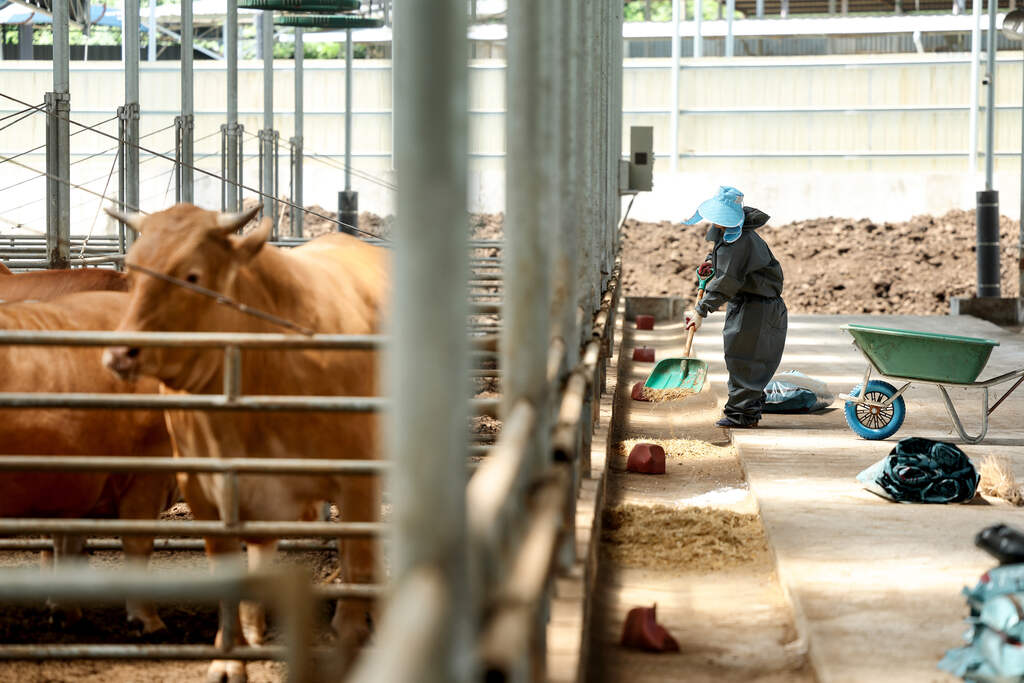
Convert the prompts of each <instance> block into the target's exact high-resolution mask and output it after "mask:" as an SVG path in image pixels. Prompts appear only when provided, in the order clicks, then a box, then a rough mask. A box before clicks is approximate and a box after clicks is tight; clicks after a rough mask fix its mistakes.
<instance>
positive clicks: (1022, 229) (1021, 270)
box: [1017, 41, 1024, 322]
mask: <svg viewBox="0 0 1024 683" xmlns="http://www.w3.org/2000/svg"><path fill="white" fill-rule="evenodd" d="M1020 70H1021V78H1022V81H1021V103H1020V151H1021V154H1020V216H1019V219H1018V221H1017V223H1018V233H1019V236H1018V247H1017V269H1018V273H1017V300H1018V301H1017V315H1018V318H1019V317H1020V315H1021V312H1022V311H1024V303H1022V302H1024V41H1021V69H1020ZM1018 322H1020V321H1019V320H1018Z"/></svg>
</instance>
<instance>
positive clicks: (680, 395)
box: [640, 387, 697, 403]
mask: <svg viewBox="0 0 1024 683" xmlns="http://www.w3.org/2000/svg"><path fill="white" fill-rule="evenodd" d="M696 393H697V392H696V391H694V390H693V389H689V388H683V387H677V388H675V389H651V388H650V387H640V396H641V397H642V398H643V400H645V401H650V402H651V403H667V402H668V401H681V400H683V399H684V398H686V397H688V396H693V395H694V394H696Z"/></svg>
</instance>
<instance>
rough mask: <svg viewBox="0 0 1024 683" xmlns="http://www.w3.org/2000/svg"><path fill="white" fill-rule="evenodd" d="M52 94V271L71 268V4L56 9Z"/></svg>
mask: <svg viewBox="0 0 1024 683" xmlns="http://www.w3.org/2000/svg"><path fill="white" fill-rule="evenodd" d="M52 9H53V13H52V15H53V92H51V93H47V94H46V105H47V107H46V109H47V114H48V116H47V140H46V160H47V169H46V170H47V173H49V176H48V177H47V181H46V185H47V202H46V252H47V261H48V262H49V266H50V268H68V267H69V262H68V261H69V258H70V251H71V185H70V184H69V183H70V182H71V133H70V125H71V123H70V117H71V94H70V85H71V74H70V61H71V41H70V25H69V24H70V16H69V8H68V0H54V2H53V5H52Z"/></svg>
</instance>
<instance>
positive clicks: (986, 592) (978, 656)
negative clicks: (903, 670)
mask: <svg viewBox="0 0 1024 683" xmlns="http://www.w3.org/2000/svg"><path fill="white" fill-rule="evenodd" d="M1022 589H1024V565H1019V564H1016V565H1006V566H1003V567H997V568H995V569H992V570H990V571H988V572H986V573H985V574H984V575H982V577H981V580H980V581H979V582H978V585H977V586H975V587H974V588H964V590H963V593H964V595H965V596H966V597H967V604H968V606H970V608H971V616H970V617H969V618H968V619H967V621H968V623H969V624H971V628H970V629H969V630H968V631H967V633H966V634H964V640H965V641H967V643H968V644H967V645H966V646H965V647H960V648H956V649H953V650H950V651H949V652H947V653H946V656H945V657H943V658H942V661H940V662H939V668H940V669H943V670H945V671H949V672H950V673H952V674H954V675H956V676H960V677H961V678H963V679H964V680H966V681H972V682H973V683H1022V682H1024V644H1022V642H1021V641H1022V640H1024V592H1022Z"/></svg>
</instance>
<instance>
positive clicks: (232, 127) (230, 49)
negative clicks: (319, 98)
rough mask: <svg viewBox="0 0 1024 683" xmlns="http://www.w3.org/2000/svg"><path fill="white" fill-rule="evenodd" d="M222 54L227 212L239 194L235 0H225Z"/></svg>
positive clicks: (234, 204) (236, 1) (233, 207)
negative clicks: (225, 15)
mask: <svg viewBox="0 0 1024 683" xmlns="http://www.w3.org/2000/svg"><path fill="white" fill-rule="evenodd" d="M224 33H225V37H224V58H225V61H226V62H227V65H226V66H227V72H228V73H227V77H228V78H227V81H228V83H227V96H228V97H227V99H228V103H227V109H228V125H227V128H226V129H225V135H226V143H227V144H226V148H227V159H226V161H225V164H224V165H225V170H226V173H225V185H224V194H225V197H226V200H225V201H224V205H225V207H226V210H227V211H229V212H233V211H238V210H239V209H241V206H239V197H240V196H241V192H240V191H239V189H238V182H239V178H238V168H239V166H240V165H241V159H239V144H238V142H239V131H238V0H228V4H227V17H226V21H225V28H224Z"/></svg>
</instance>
